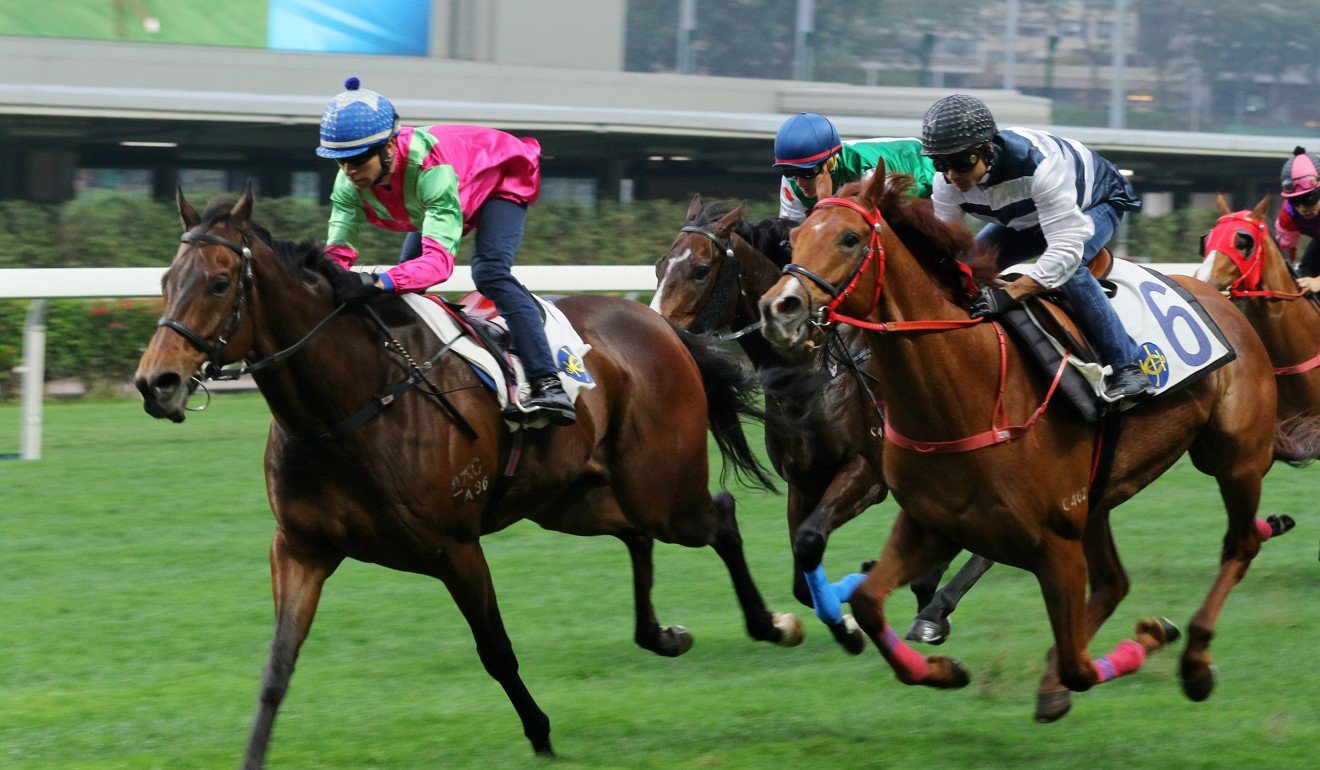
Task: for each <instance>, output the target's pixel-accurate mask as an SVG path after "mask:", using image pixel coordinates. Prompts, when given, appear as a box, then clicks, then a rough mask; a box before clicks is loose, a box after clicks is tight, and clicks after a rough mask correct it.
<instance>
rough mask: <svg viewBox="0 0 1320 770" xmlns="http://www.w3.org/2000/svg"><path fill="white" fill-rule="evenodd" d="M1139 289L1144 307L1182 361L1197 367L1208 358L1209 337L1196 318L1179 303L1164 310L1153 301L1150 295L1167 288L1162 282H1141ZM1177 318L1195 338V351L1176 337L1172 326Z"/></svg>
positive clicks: (1159, 292) (1164, 290) (1209, 349)
mask: <svg viewBox="0 0 1320 770" xmlns="http://www.w3.org/2000/svg"><path fill="white" fill-rule="evenodd" d="M1140 289H1141V296H1142V299H1144V300H1145V301H1146V307H1149V308H1150V311H1151V312H1152V313H1154V314H1155V320H1156V321H1158V322H1159V324H1160V328H1161V329H1163V330H1164V335H1165V336H1166V337H1168V338H1169V344H1170V345H1172V346H1173V348H1174V350H1175V351H1176V352H1177V353H1178V357H1179V358H1181V359H1182V361H1183V363H1185V364H1187V365H1188V366H1191V367H1197V366H1200V365H1201V364H1204V363H1205V362H1206V361H1208V360H1210V353H1211V346H1210V339H1209V338H1208V337H1206V336H1205V332H1204V331H1202V330H1201V327H1200V325H1198V324H1197V323H1196V319H1194V318H1192V314H1191V313H1189V312H1187V309H1186V308H1184V307H1182V306H1180V305H1172V306H1170V307H1169V309H1168V310H1167V311H1165V310H1163V309H1161V308H1160V306H1159V305H1157V304H1156V303H1155V300H1154V297H1152V296H1151V295H1152V294H1156V293H1158V294H1161V295H1162V294H1164V293H1165V292H1167V291H1168V289H1167V288H1166V287H1165V286H1164V285H1163V284H1159V283H1155V282H1154V281H1145V282H1143V283H1142V284H1141V286H1140ZM1178 320H1181V321H1182V322H1183V323H1185V324H1186V325H1187V328H1188V329H1190V330H1191V332H1192V336H1193V337H1195V338H1196V352H1190V351H1188V350H1187V348H1185V347H1183V345H1182V341H1181V340H1179V339H1178V334H1177V331H1176V330H1175V329H1174V327H1173V323H1174V321H1178Z"/></svg>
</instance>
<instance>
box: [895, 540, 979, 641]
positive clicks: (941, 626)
mask: <svg viewBox="0 0 1320 770" xmlns="http://www.w3.org/2000/svg"><path fill="white" fill-rule="evenodd" d="M993 566H995V563H994V562H992V561H990V560H989V559H987V558H985V557H984V556H977V555H975V554H973V555H972V558H970V559H968V560H967V563H966V564H964V565H963V566H962V569H960V570H958V574H957V575H954V576H953V580H950V581H949V584H948V585H946V586H944V588H942V589H940V591H939V592H938V593H936V594H935V595H934V596H933V597H931V599H930V601H929V602H928V603H927V604H926V605H925V606H922V607H919V608H918V612H917V617H916V618H915V619H913V621H912V627H911V628H909V629H908V632H907V635H906V636H905V637H904V638H905V639H907V640H908V641H910V642H923V643H925V644H944V640H945V639H948V638H949V616H950V615H952V614H953V611H954V610H956V609H958V602H960V601H962V598H963V597H964V596H966V595H967V592H968V591H970V590H972V586H974V585H976V581H978V580H980V579H981V576H982V575H984V574H985V573H986V572H988V571H989V570H990V568H991V567H993ZM948 567H949V562H944V563H943V564H941V565H939V566H937V567H936V568H935V569H933V570H931V571H930V572H928V573H926V574H925V575H923V576H922V577H920V578H918V580H919V581H930V582H932V583H935V584H938V583H939V580H940V577H941V576H942V575H943V574H944V571H945V570H946V569H948ZM932 576H933V580H932V579H931V577H932ZM913 585H914V586H915V585H916V583H915V582H914V583H913ZM913 593H916V589H915V588H913ZM918 597H920V595H919V594H918Z"/></svg>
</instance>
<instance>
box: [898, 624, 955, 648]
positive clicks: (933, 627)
mask: <svg viewBox="0 0 1320 770" xmlns="http://www.w3.org/2000/svg"><path fill="white" fill-rule="evenodd" d="M951 628H952V624H951V623H950V622H949V619H948V618H944V619H943V620H941V621H940V622H939V623H936V622H934V621H932V620H926V619H925V618H917V619H916V620H914V621H912V627H911V628H909V629H908V632H907V635H906V636H904V637H903V638H904V639H906V640H907V641H909V642H920V643H922V644H944V640H945V639H948V638H949V631H950V629H951Z"/></svg>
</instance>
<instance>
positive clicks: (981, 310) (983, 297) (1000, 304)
mask: <svg viewBox="0 0 1320 770" xmlns="http://www.w3.org/2000/svg"><path fill="white" fill-rule="evenodd" d="M1015 304H1017V301H1016V300H1014V299H1013V298H1012V297H1011V296H1009V293H1008V292H1006V291H1004V290H1003V289H1000V288H997V287H995V286H986V287H985V288H983V289H981V293H980V294H978V295H976V299H974V300H972V306H971V307H969V308H968V309H967V312H969V313H970V314H971V316H972V318H981V317H982V316H990V317H992V318H993V317H994V316H997V315H1003V314H1004V312H1005V311H1007V310H1008V309H1009V308H1011V307H1013V305H1015Z"/></svg>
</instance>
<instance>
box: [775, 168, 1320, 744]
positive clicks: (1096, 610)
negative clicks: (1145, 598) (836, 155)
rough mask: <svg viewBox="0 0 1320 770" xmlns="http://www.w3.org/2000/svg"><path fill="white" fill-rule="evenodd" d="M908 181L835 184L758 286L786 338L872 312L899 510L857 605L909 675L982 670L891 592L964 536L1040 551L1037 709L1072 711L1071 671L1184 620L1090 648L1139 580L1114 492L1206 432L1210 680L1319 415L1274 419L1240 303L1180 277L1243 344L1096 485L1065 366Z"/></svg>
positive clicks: (1124, 442) (1269, 381) (1150, 418)
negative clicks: (926, 641)
mask: <svg viewBox="0 0 1320 770" xmlns="http://www.w3.org/2000/svg"><path fill="white" fill-rule="evenodd" d="M908 184H909V182H908V181H907V180H905V179H904V178H902V177H900V176H895V177H893V178H891V179H889V180H886V178H885V175H884V174H883V173H882V170H880V169H877V171H876V174H875V176H873V177H872V178H871V180H870V181H868V182H864V183H857V184H853V185H849V186H847V187H844V188H843V189H842V190H840V191H839V197H836V198H831V199H828V200H822V201H821V202H819V203H818V204H817V205H816V208H815V209H814V210H813V211H812V213H811V214H810V215H809V216H808V218H807V219H806V221H805V222H804V224H803V225H802V226H801V227H799V228H797V229H796V230H795V231H794V233H793V236H792V246H793V263H792V264H791V265H790V266H788V267H787V268H786V269H785V274H784V275H783V276H782V277H781V278H780V279H779V281H778V282H777V283H776V284H775V285H774V287H772V288H771V289H770V290H769V291H768V292H766V294H765V295H764V296H763V297H762V299H761V312H762V315H763V317H764V318H765V329H764V333H765V335H766V337H767V338H769V339H771V340H772V341H775V342H777V343H779V344H782V345H786V346H796V345H801V344H803V343H804V342H805V341H806V340H807V338H808V337H809V336H810V335H811V333H812V331H813V329H814V328H815V326H816V325H820V324H830V323H837V322H847V323H851V324H856V325H861V326H863V327H864V328H867V329H868V330H871V331H872V333H870V334H868V335H867V337H866V339H867V344H868V346H869V347H870V350H871V353H872V356H873V357H874V358H875V359H876V362H877V364H878V367H877V369H876V370H875V371H876V375H877V377H878V378H879V382H878V383H877V395H878V396H879V398H880V399H882V400H883V401H884V402H885V403H886V404H887V412H886V413H887V421H886V426H885V436H886V444H885V454H884V471H885V474H884V475H885V481H886V482H887V483H888V484H889V486H890V489H891V491H892V493H893V494H894V497H895V498H896V500H897V501H898V503H899V504H900V505H901V506H902V510H901V512H900V513H899V514H898V516H897V518H896V520H895V522H894V526H893V529H892V531H891V532H890V536H889V540H888V542H887V543H886V544H885V546H884V549H883V551H882V552H881V554H880V557H879V559H878V561H877V563H876V564H875V566H874V567H873V568H872V569H871V570H870V572H869V573H867V576H866V580H865V581H864V582H863V583H862V584H861V585H860V586H858V587H857V589H856V592H855V593H854V594H853V596H852V597H851V602H852V610H853V614H854V616H855V617H856V620H857V622H858V624H859V625H860V626H861V628H862V629H863V631H865V632H866V634H867V635H868V636H869V637H870V638H871V639H872V641H873V642H874V643H875V645H876V646H877V647H878V648H879V650H880V652H881V654H882V655H883V656H884V657H885V659H886V661H887V662H888V663H889V664H890V665H891V667H892V668H893V670H894V672H895V674H896V675H897V677H898V679H899V680H900V681H902V682H904V683H906V684H922V685H926V686H930V687H937V688H955V687H963V686H965V685H966V684H967V683H968V681H969V679H970V676H969V674H968V672H967V670H966V668H965V667H964V666H963V665H962V664H961V663H959V662H957V661H956V660H954V659H952V658H949V657H945V656H930V657H923V656H922V655H920V654H919V653H917V652H916V651H914V650H912V649H911V648H910V647H908V646H907V645H906V644H904V643H903V641H902V640H900V639H899V638H898V637H897V635H896V634H895V633H894V632H893V631H892V630H891V629H890V628H889V626H888V624H887V623H886V622H885V616H884V599H885V597H886V596H887V595H888V594H889V593H890V592H891V591H892V590H893V589H894V588H895V587H897V586H901V585H903V584H905V583H907V582H909V581H911V580H913V579H914V578H916V577H918V576H919V575H922V574H924V573H925V572H927V571H928V570H930V568H931V567H933V566H935V565H936V564H939V563H940V562H942V561H944V560H945V559H948V558H949V557H950V556H952V555H953V554H954V553H956V552H957V550H958V549H959V548H966V549H968V550H971V551H973V552H975V553H978V554H982V555H984V556H986V557H988V558H991V559H993V560H995V561H1000V562H1004V563H1006V564H1010V565H1013V566H1016V567H1020V568H1022V569H1025V570H1027V571H1030V572H1032V573H1033V574H1034V575H1035V576H1036V578H1037V581H1038V582H1039V584H1040V588H1041V592H1042V594H1043V596H1044V599H1045V607H1046V610H1047V612H1048V614H1049V619H1050V624H1051V627H1052V630H1053V634H1054V642H1055V644H1054V647H1053V649H1052V650H1051V651H1050V654H1049V660H1050V665H1049V666H1048V667H1047V671H1046V673H1045V675H1044V677H1043V678H1042V681H1041V683H1040V687H1039V689H1038V692H1037V702H1036V718H1037V719H1038V720H1040V721H1053V720H1055V719H1058V718H1060V717H1061V716H1063V715H1064V714H1065V713H1066V712H1067V710H1068V709H1069V708H1070V707H1071V699H1070V698H1069V697H1068V691H1069V690H1074V691H1084V690H1087V689H1089V688H1090V687H1092V686H1094V685H1096V684H1099V683H1101V682H1105V681H1109V680H1111V679H1113V678H1115V677H1117V676H1121V675H1123V674H1126V673H1130V672H1132V671H1135V670H1136V669H1138V668H1139V667H1140V666H1141V665H1142V663H1143V662H1144V660H1145V657H1146V655H1147V653H1149V652H1151V651H1154V650H1156V649H1159V648H1160V647H1162V646H1164V645H1165V644H1167V643H1169V642H1171V641H1173V639H1175V638H1176V637H1177V633H1178V632H1177V628H1176V627H1175V626H1173V625H1172V624H1171V623H1170V622H1168V621H1167V620H1165V619H1162V618H1158V619H1157V618H1146V619H1143V620H1141V621H1140V622H1139V623H1138V624H1137V627H1136V633H1135V638H1134V639H1129V640H1125V641H1123V642H1121V643H1120V644H1119V645H1118V647H1117V649H1115V650H1114V651H1113V652H1111V653H1110V654H1108V655H1104V656H1102V657H1100V658H1098V659H1094V660H1093V659H1092V658H1091V657H1090V655H1089V653H1088V651H1087V645H1088V643H1089V641H1090V640H1091V638H1092V637H1093V636H1094V634H1095V633H1096V631H1097V630H1098V629H1099V628H1100V626H1101V625H1102V624H1103V623H1104V621H1105V620H1106V619H1107V618H1108V617H1109V616H1110V615H1111V614H1112V613H1113V611H1114V609H1115V608H1116V607H1117V605H1118V603H1119V601H1120V600H1121V599H1122V598H1123V596H1124V595H1126V593H1127V591H1128V578H1127V575H1126V573H1125V572H1124V570H1123V568H1122V565H1121V564H1120V562H1119V558H1118V552H1117V550H1116V548H1115V545H1114V541H1113V536H1112V534H1111V532H1110V527H1109V515H1110V511H1111V510H1112V509H1113V508H1114V507H1115V506H1117V505H1119V504H1120V503H1122V502H1123V501H1125V500H1127V499H1129V498H1130V497H1132V496H1133V495H1134V494H1136V492H1137V491H1138V490H1140V489H1142V488H1143V487H1145V486H1146V485H1148V484H1150V483H1151V482H1152V481H1154V480H1155V479H1156V478H1157V477H1158V476H1160V475H1161V474H1162V473H1164V471H1166V470H1167V469H1168V468H1169V467H1170V466H1171V465H1172V464H1173V463H1174V461H1175V460H1177V459H1178V458H1179V457H1180V456H1181V455H1182V454H1183V453H1184V452H1189V453H1190V455H1191V459H1192V462H1193V464H1194V465H1195V467H1196V468H1197V469H1199V470H1201V471H1202V472H1203V473H1207V474H1209V475H1211V476H1213V477H1214V478H1215V480H1216V481H1217V482H1218V485H1219V489H1220V493H1221V495H1222V497H1223V500H1224V504H1225V508H1226V510H1227V514H1228V528H1227V532H1226V533H1225V536H1224V542H1223V549H1222V551H1221V554H1220V569H1219V573H1218V575H1217V577H1216V579H1215V581H1214V583H1213V585H1212V586H1211V589H1210V592H1209V594H1208V596H1207V597H1206V598H1205V600H1204V602H1203V604H1202V605H1201V607H1200V608H1199V610H1198V611H1197V612H1196V613H1195V615H1194V616H1193V617H1192V619H1191V622H1190V624H1189V630H1188V639H1187V647H1186V649H1185V651H1184V653H1183V656H1182V662H1181V667H1180V678H1181V682H1182V686H1183V690H1184V692H1185V693H1186V694H1187V696H1188V697H1190V698H1192V699H1193V700H1203V699H1205V698H1206V697H1208V696H1209V695H1210V693H1211V691H1212V689H1213V687H1214V678H1215V673H1214V669H1213V668H1212V667H1211V658H1210V653H1209V645H1210V640H1211V638H1212V637H1213V636H1214V631H1215V624H1216V621H1217V619H1218V616H1219V612H1220V609H1221V607H1222V606H1223V604H1224V601H1225V600H1226V598H1227V596H1228V593H1229V591H1230V589H1231V588H1232V587H1233V586H1234V585H1235V584H1236V583H1237V582H1238V581H1239V580H1240V579H1241V578H1242V577H1243V575H1244V574H1245V573H1246V571H1247V568H1248V566H1249V565H1250V563H1251V560H1252V558H1253V557H1254V556H1255V555H1256V553H1257V552H1258V551H1259V549H1260V543H1261V540H1262V537H1263V534H1262V533H1261V532H1260V531H1259V530H1258V528H1257V526H1256V524H1255V513H1256V509H1257V506H1258V503H1259V500H1260V491H1261V479H1262V478H1263V477H1264V476H1265V473H1266V472H1267V471H1268V470H1269V468H1270V465H1271V464H1272V463H1273V461H1274V460H1275V458H1276V457H1278V458H1280V459H1285V460H1288V461H1291V462H1297V463H1301V462H1305V461H1306V460H1307V459H1308V458H1314V457H1315V456H1316V455H1317V454H1320V441H1318V440H1317V434H1318V433H1320V431H1317V430H1316V429H1315V426H1314V425H1308V426H1301V427H1296V428H1295V429H1294V430H1293V431H1292V432H1288V433H1285V432H1283V431H1280V430H1279V429H1277V427H1276V420H1275V399H1276V391H1275V387H1274V377H1273V374H1272V372H1271V366H1270V362H1269V357H1268V355H1267V353H1266V351H1265V349H1264V347H1263V346H1262V345H1261V343H1260V339H1259V338H1258V337H1257V336H1256V333H1255V332H1254V331H1253V330H1252V329H1251V326H1250V325H1249V324H1248V323H1247V320H1246V319H1245V318H1244V317H1243V316H1242V314H1241V313H1240V312H1238V311H1237V309H1236V308H1235V307H1233V305H1232V303H1230V302H1229V301H1228V300H1226V299H1224V298H1223V297H1221V296H1220V295H1219V294H1218V293H1217V292H1215V291H1213V290H1212V289H1211V288H1210V287H1209V286H1207V285H1205V284H1204V283H1201V282H1200V281H1196V280H1194V279H1190V278H1188V279H1180V283H1182V284H1183V285H1184V286H1185V287H1186V288H1187V290H1188V291H1189V292H1191V293H1192V294H1193V295H1194V296H1195V297H1196V298H1197V300H1199V301H1200V302H1201V303H1202V304H1203V305H1204V306H1205V309H1206V310H1207V311H1208V312H1209V313H1210V315H1211V316H1212V317H1213V318H1214V320H1215V322H1216V323H1217V324H1218V325H1219V327H1220V329H1221V330H1222V331H1223V333H1224V335H1225V337H1226V339H1227V340H1228V341H1229V343H1230V344H1231V345H1232V347H1233V348H1234V349H1235V350H1236V353H1237V356H1236V359H1235V360H1233V361H1232V362H1231V363H1228V364H1226V365H1224V366H1222V367H1220V368H1219V369H1217V370H1215V371H1213V372H1211V373H1210V374H1208V375H1206V376H1205V377H1203V378H1202V379H1200V380H1198V381H1196V382H1195V383H1192V384H1191V385H1189V386H1188V387H1185V388H1183V389H1181V390H1179V391H1177V392H1175V393H1170V394H1166V395H1164V396H1162V397H1160V398H1157V399H1153V400H1151V401H1148V402H1145V403H1143V404H1139V405H1137V406H1135V407H1133V408H1131V409H1130V410H1128V411H1126V412H1124V413H1122V416H1121V420H1120V422H1119V424H1118V426H1117V433H1116V442H1115V443H1114V444H1113V445H1112V446H1111V447H1110V448H1109V450H1108V451H1111V452H1112V455H1111V457H1110V461H1109V463H1108V464H1109V466H1110V471H1109V474H1108V476H1107V478H1106V479H1105V482H1106V483H1103V484H1101V485H1099V486H1098V487H1097V486H1095V485H1094V484H1093V482H1094V481H1095V479H1093V478H1092V471H1093V467H1094V463H1093V460H1094V458H1095V457H1096V456H1097V455H1098V454H1099V453H1098V452H1097V451H1096V450H1097V449H1098V446H1097V439H1098V433H1097V427H1096V425H1094V424H1090V423H1087V422H1085V421H1083V420H1082V419H1081V418H1080V417H1078V416H1076V415H1074V414H1073V412H1072V411H1070V409H1069V407H1068V406H1067V405H1065V404H1061V403H1060V402H1059V400H1052V396H1053V392H1054V388H1053V387H1052V386H1051V382H1050V381H1049V378H1046V377H1043V376H1040V375H1038V374H1037V373H1036V372H1035V371H1034V370H1033V369H1032V368H1031V367H1029V366H1028V365H1027V364H1026V363H1025V362H1024V360H1023V358H1022V356H1021V355H1020V354H1019V352H1018V351H1017V349H1016V347H1015V346H1014V345H1011V344H1007V342H1006V338H1005V334H1004V332H1003V329H1002V328H1001V327H1000V325H999V324H998V323H997V322H994V321H989V322H986V321H985V320H984V319H976V320H973V319H970V318H969V317H968V313H967V311H966V309H965V305H966V303H967V301H968V299H969V298H970V296H971V294H970V293H969V288H968V286H967V284H966V282H965V280H964V273H963V271H962V270H961V268H960V267H959V263H958V261H957V258H958V257H959V256H960V255H963V254H968V253H970V252H971V238H970V235H969V234H968V233H967V232H966V230H965V229H964V228H963V227H961V226H960V225H954V224H946V223H943V222H941V221H939V220H938V219H937V218H936V217H935V215H934V212H933V210H932V207H931V205H930V204H929V202H927V201H911V200H905V199H904V196H903V191H904V189H905V188H906V186H907V185H908ZM1097 488H1098V489H1100V490H1101V491H1100V492H1098V493H1097V495H1096V499H1088V495H1089V494H1090V492H1091V491H1092V490H1094V489H1097ZM1088 579H1089V582H1090V587H1091V593H1090V596H1089V598H1088V597H1087V594H1086V588H1087V582H1088Z"/></svg>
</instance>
